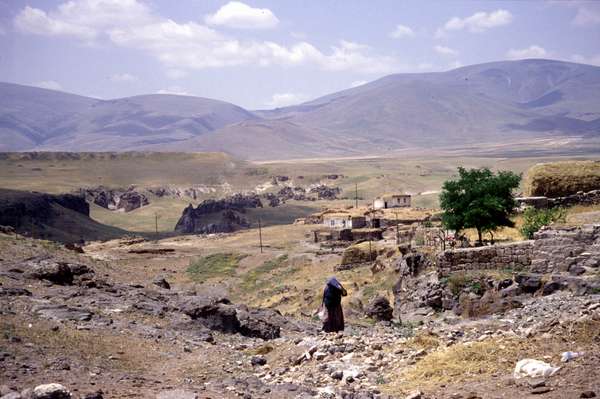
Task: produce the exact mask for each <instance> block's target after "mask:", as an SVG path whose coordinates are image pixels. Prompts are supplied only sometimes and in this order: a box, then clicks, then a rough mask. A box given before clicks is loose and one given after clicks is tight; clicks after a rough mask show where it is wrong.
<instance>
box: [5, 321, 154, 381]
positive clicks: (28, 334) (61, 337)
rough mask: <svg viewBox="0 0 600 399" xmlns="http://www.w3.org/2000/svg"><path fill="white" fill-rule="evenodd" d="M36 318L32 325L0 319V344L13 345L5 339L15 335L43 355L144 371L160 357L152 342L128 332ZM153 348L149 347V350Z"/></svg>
mask: <svg viewBox="0 0 600 399" xmlns="http://www.w3.org/2000/svg"><path fill="white" fill-rule="evenodd" d="M53 325H55V324H52V323H50V322H46V321H42V320H37V321H36V322H35V323H32V324H31V326H29V325H27V324H25V322H24V321H23V320H19V319H17V318H15V317H4V318H3V320H2V321H1V322H0V332H1V334H0V347H2V346H8V345H11V346H12V347H14V344H10V343H8V338H9V337H11V336H17V337H19V338H21V339H22V340H23V341H24V342H30V343H32V344H34V345H35V348H36V350H37V351H43V352H44V353H45V354H46V355H50V356H51V357H52V356H60V357H65V356H66V357H70V358H74V359H79V360H80V361H82V362H83V363H84V364H86V365H88V366H98V367H105V368H112V369H121V370H128V371H145V370H148V369H150V368H151V366H152V364H154V362H155V361H158V360H159V355H158V353H159V352H158V351H157V350H156V348H155V347H154V346H155V345H154V344H153V343H152V342H148V341H146V340H143V339H140V338H135V337H132V336H128V335H122V334H116V333H111V332H102V333H101V332H99V331H96V330H93V329H92V330H75V329H72V328H70V327H69V326H65V325H61V326H60V328H59V329H58V330H57V331H52V329H51V327H52V326H53ZM149 349H152V350H149Z"/></svg>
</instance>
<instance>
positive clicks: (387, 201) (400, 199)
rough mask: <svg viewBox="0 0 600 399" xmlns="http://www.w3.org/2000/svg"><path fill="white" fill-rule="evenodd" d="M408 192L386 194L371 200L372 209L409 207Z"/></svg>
mask: <svg viewBox="0 0 600 399" xmlns="http://www.w3.org/2000/svg"><path fill="white" fill-rule="evenodd" d="M410 199H411V196H410V195H409V194H386V195H382V196H381V197H378V198H377V199H375V201H373V208H374V209H389V208H410Z"/></svg>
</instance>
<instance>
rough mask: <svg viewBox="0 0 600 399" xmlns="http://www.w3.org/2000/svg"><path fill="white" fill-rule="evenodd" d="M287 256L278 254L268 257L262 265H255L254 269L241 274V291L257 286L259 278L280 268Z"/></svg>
mask: <svg viewBox="0 0 600 399" xmlns="http://www.w3.org/2000/svg"><path fill="white" fill-rule="evenodd" d="M287 260H288V256H287V254H286V255H280V256H278V257H276V258H274V259H270V260H267V261H265V262H264V263H263V264H262V265H260V266H259V267H257V268H256V269H254V270H251V271H249V272H248V273H246V274H244V275H243V276H242V282H241V284H240V286H241V288H242V290H243V291H247V290H251V289H255V288H256V287H257V286H259V285H261V283H260V281H259V280H260V279H262V278H263V277H264V276H265V275H266V274H269V273H271V272H273V271H275V270H278V269H281V268H282V267H283V266H284V264H285V263H286V262H287Z"/></svg>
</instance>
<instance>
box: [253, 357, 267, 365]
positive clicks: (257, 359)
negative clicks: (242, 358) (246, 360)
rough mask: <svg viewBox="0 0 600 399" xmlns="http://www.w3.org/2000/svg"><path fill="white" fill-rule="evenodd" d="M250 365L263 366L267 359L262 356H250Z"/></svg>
mask: <svg viewBox="0 0 600 399" xmlns="http://www.w3.org/2000/svg"><path fill="white" fill-rule="evenodd" d="M250 364H252V365H253V366H264V365H265V364H267V359H266V358H265V357H264V356H252V358H251V359H250Z"/></svg>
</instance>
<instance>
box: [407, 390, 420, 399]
mask: <svg viewBox="0 0 600 399" xmlns="http://www.w3.org/2000/svg"><path fill="white" fill-rule="evenodd" d="M422 398H423V392H421V391H414V392H411V393H409V394H408V396H406V398H405V399H422Z"/></svg>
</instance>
